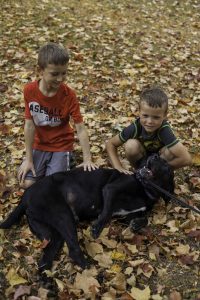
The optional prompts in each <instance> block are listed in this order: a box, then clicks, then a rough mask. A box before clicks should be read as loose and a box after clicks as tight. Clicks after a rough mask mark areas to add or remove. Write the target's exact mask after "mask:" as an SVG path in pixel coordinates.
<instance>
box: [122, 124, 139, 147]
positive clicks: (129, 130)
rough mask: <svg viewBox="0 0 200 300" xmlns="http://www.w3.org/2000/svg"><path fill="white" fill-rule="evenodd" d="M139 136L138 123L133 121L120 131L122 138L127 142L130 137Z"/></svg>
mask: <svg viewBox="0 0 200 300" xmlns="http://www.w3.org/2000/svg"><path fill="white" fill-rule="evenodd" d="M136 136H137V126H136V123H135V122H133V123H132V124H130V125H129V126H127V127H125V128H124V129H123V130H122V131H121V132H120V133H119V138H120V140H121V141H122V142H123V143H125V142H126V141H128V140H129V139H134V138H135V137H136Z"/></svg>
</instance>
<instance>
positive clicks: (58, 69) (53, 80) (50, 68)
mask: <svg viewBox="0 0 200 300" xmlns="http://www.w3.org/2000/svg"><path fill="white" fill-rule="evenodd" d="M66 73H67V65H54V64H48V65H47V66H46V68H44V69H43V70H42V81H43V84H44V85H45V88H46V89H47V90H48V91H57V90H58V88H59V86H60V84H61V83H62V82H63V81H64V80H65V79H66Z"/></svg>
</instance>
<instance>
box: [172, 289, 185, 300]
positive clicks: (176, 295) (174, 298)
mask: <svg viewBox="0 0 200 300" xmlns="http://www.w3.org/2000/svg"><path fill="white" fill-rule="evenodd" d="M169 300H182V297H181V294H180V293H179V292H177V291H173V292H171V293H170V295H169Z"/></svg>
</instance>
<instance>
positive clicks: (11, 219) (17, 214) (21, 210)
mask: <svg viewBox="0 0 200 300" xmlns="http://www.w3.org/2000/svg"><path fill="white" fill-rule="evenodd" d="M25 212H26V209H25V205H24V201H22V200H21V201H20V203H19V204H18V206H17V207H16V208H15V209H14V210H13V211H12V212H11V213H10V215H9V216H8V217H7V219H6V220H5V221H3V222H2V223H0V229H8V228H10V227H11V226H12V225H15V224H18V223H19V222H20V220H21V218H22V217H23V215H24V214H25Z"/></svg>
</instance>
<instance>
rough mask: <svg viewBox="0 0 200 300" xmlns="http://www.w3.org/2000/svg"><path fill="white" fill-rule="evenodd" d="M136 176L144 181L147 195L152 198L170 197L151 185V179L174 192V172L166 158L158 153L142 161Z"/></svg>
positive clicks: (165, 198) (166, 199) (166, 198)
mask: <svg viewBox="0 0 200 300" xmlns="http://www.w3.org/2000/svg"><path fill="white" fill-rule="evenodd" d="M136 177H137V179H139V181H140V182H141V183H142V185H143V186H144V189H145V191H146V193H147V195H148V196H149V197H150V199H152V200H155V201H156V200H157V199H158V198H159V197H160V196H162V197H163V199H164V200H165V201H168V200H169V199H168V197H167V196H165V195H164V194H162V195H161V193H160V192H158V191H156V190H155V189H153V188H152V187H151V186H149V185H148V182H149V181H151V182H153V183H154V184H156V185H158V186H159V187H161V188H163V189H165V190H166V191H168V192H170V193H173V192H174V172H173V170H172V168H171V166H170V165H169V164H168V163H167V162H166V160H164V159H163V158H161V157H160V156H159V155H158V154H152V155H150V156H149V157H148V158H146V159H143V160H142V161H141V163H140V166H139V168H138V169H137V171H136Z"/></svg>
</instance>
